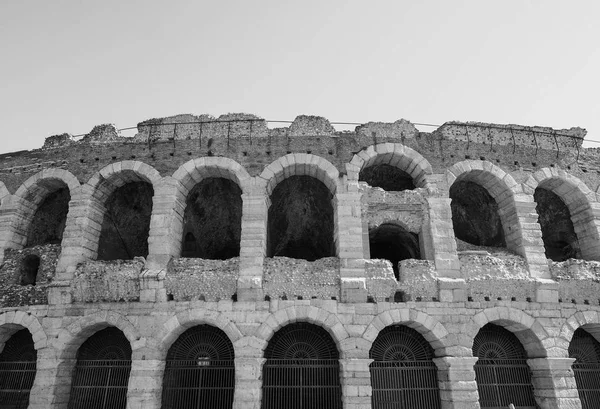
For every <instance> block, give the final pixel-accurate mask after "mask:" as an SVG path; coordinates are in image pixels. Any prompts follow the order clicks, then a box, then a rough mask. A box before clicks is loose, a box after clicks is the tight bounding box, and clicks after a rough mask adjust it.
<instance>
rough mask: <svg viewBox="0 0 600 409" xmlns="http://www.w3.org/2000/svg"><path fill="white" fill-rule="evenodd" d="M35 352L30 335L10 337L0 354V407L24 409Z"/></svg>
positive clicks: (34, 366)
mask: <svg viewBox="0 0 600 409" xmlns="http://www.w3.org/2000/svg"><path fill="white" fill-rule="evenodd" d="M36 361H37V351H36V350H35V347H34V343H33V338H32V336H31V333H30V332H29V331H28V330H26V329H22V330H20V331H17V332H16V333H14V334H13V336H11V337H10V338H9V339H8V341H6V343H5V344H4V349H3V350H2V353H0V407H3V408H26V407H27V406H28V405H29V393H30V392H31V387H32V386H33V380H34V379H35V372H36Z"/></svg>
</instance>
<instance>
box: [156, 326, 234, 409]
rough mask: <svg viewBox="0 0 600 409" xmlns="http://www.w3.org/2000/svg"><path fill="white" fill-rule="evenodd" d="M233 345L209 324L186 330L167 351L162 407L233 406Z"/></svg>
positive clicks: (218, 408)
mask: <svg viewBox="0 0 600 409" xmlns="http://www.w3.org/2000/svg"><path fill="white" fill-rule="evenodd" d="M233 359H234V352H233V345H232V344H231V341H230V340H229V338H228V337H227V335H226V334H225V333H224V332H223V331H221V330H220V329H218V328H215V327H212V326H210V325H198V326H196V327H193V328H190V329H188V330H187V331H185V332H184V333H183V334H181V336H180V337H179V338H178V339H177V341H175V342H174V343H173V345H172V346H171V348H170V349H169V352H168V354H167V362H166V367H165V374H164V378H163V392H162V408H163V409H171V408H172V409H197V408H207V409H208V408H210V409H230V408H231V406H232V404H233V392H234V386H235V367H234V361H233Z"/></svg>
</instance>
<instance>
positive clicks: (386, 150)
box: [346, 142, 433, 188]
mask: <svg viewBox="0 0 600 409" xmlns="http://www.w3.org/2000/svg"><path fill="white" fill-rule="evenodd" d="M373 165H390V166H394V167H396V168H398V169H400V170H402V171H404V172H406V173H408V174H409V175H410V176H411V177H412V179H413V181H414V184H415V186H416V187H421V188H427V187H428V183H427V180H426V179H425V176H426V175H431V174H432V173H433V170H432V168H431V164H430V163H429V161H428V160H427V159H425V158H424V157H423V156H422V155H421V154H419V153H418V152H417V151H415V150H414V149H411V148H409V147H408V146H404V145H402V144H399V143H390V142H388V143H378V144H376V145H371V146H369V147H368V148H367V149H364V150H362V151H360V152H358V153H357V154H355V155H354V156H353V157H352V160H351V161H350V163H348V164H346V170H347V171H348V179H349V180H351V181H358V177H359V174H360V171H361V170H363V169H365V168H367V167H369V166H373Z"/></svg>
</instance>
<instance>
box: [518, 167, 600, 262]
mask: <svg viewBox="0 0 600 409" xmlns="http://www.w3.org/2000/svg"><path fill="white" fill-rule="evenodd" d="M523 186H524V190H525V192H526V193H529V194H531V195H533V193H534V192H535V189H536V188H538V187H539V188H542V189H546V190H549V191H551V192H552V193H554V194H556V195H557V196H558V197H560V198H561V200H562V201H563V202H564V204H565V205H566V206H567V208H568V209H569V213H570V214H571V220H572V222H573V228H574V229H575V234H577V238H578V239H579V244H580V249H581V257H583V258H584V259H588V260H600V233H599V232H598V227H597V225H596V223H595V217H594V213H593V209H592V205H591V203H594V202H596V194H595V193H594V192H593V191H592V190H591V189H590V188H589V187H588V186H587V185H586V184H585V183H584V182H583V181H581V180H580V179H579V178H577V177H575V176H573V175H571V174H569V173H567V172H565V171H564V170H562V169H557V168H542V169H540V170H539V171H537V172H535V173H534V174H532V175H530V176H529V178H528V179H527V180H526V181H525V182H524V183H523Z"/></svg>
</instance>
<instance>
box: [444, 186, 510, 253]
mask: <svg viewBox="0 0 600 409" xmlns="http://www.w3.org/2000/svg"><path fill="white" fill-rule="evenodd" d="M450 199H452V202H451V204H450V207H451V209H452V225H453V227H454V234H455V235H456V238H457V239H459V240H462V241H465V242H467V243H469V244H473V245H476V246H489V247H506V241H505V239H504V229H503V228H502V220H501V219H500V214H499V213H498V204H497V203H496V201H495V200H494V198H493V197H492V196H491V195H490V194H489V192H488V191H487V190H486V189H485V188H483V187H482V186H480V185H478V184H477V183H475V182H470V181H465V180H461V181H457V182H455V183H454V184H453V185H452V186H451V187H450Z"/></svg>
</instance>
